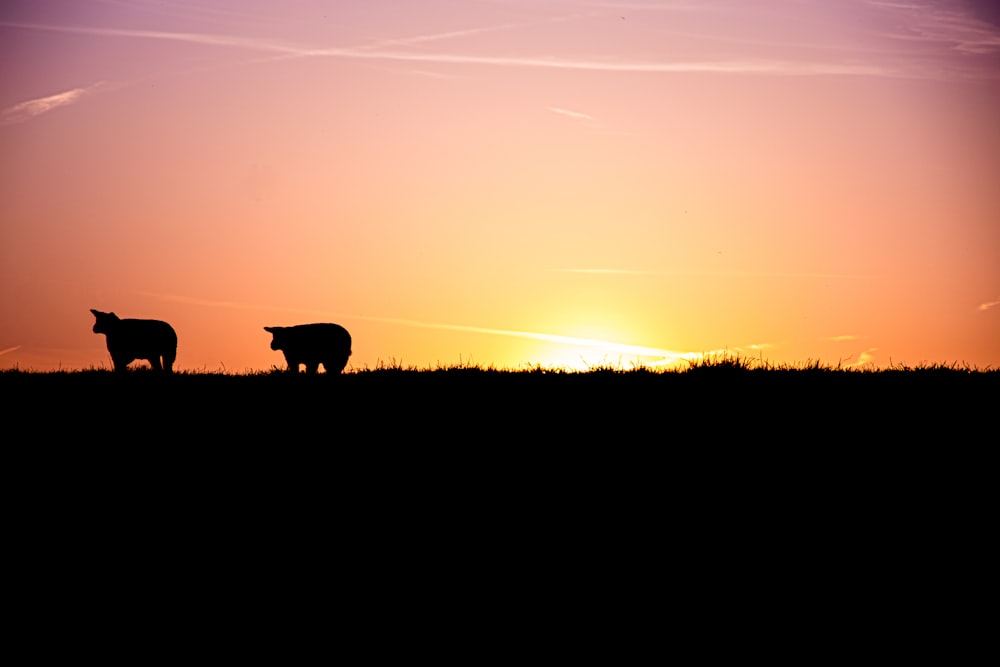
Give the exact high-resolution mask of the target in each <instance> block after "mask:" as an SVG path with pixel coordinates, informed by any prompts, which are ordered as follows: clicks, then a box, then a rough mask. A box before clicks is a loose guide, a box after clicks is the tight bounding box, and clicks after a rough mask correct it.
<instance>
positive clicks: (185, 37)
mask: <svg viewBox="0 0 1000 667" xmlns="http://www.w3.org/2000/svg"><path fill="white" fill-rule="evenodd" d="M0 26H5V27H11V28H22V29H29V30H48V31H55V32H68V33H77V34H88V35H97V36H102V37H123V38H141V39H154V40H167V41H179V42H187V43H191V44H200V45H206V46H223V47H231V48H240V49H248V50H255V51H265V52H270V53H274V54H277V56H276V57H277V58H306V57H309V58H318V57H334V58H350V59H362V60H389V61H399V62H421V63H436V64H443V65H492V66H497V67H523V68H542V69H566V70H588V71H596V72H633V73H650V74H680V73H715V74H764V75H776V76H782V75H783V76H823V75H860V76H891V77H897V76H903V73H901V72H899V71H897V70H895V69H891V68H886V67H882V66H876V65H863V64H842V63H824V62H814V63H806V62H801V61H796V60H762V59H732V60H714V61H655V60H652V61H640V60H617V61H609V60H590V59H577V58H556V57H533V56H476V55H469V54H454V53H433V52H425V51H419V52H417V51H402V50H390V49H382V48H380V45H381V44H387V43H392V44H412V43H419V42H428V41H435V40H439V39H444V38H447V37H452V36H455V35H458V34H471V33H473V32H482V31H485V30H489V29H496V28H480V29H477V30H466V31H461V32H451V33H444V34H434V35H419V36H415V37H409V38H406V39H401V40H394V41H392V42H388V41H385V40H382V41H379V42H375V43H373V44H370V45H367V46H361V47H344V48H305V47H299V46H296V45H294V44H286V43H281V42H276V41H272V40H266V39H252V38H243V37H231V36H226V35H213V34H206V33H191V32H165V31H156V30H122V29H116V28H85V27H73V26H50V25H42V24H31V23H13V22H0ZM504 27H508V26H504Z"/></svg>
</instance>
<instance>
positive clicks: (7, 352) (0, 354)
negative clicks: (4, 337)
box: [0, 345, 21, 357]
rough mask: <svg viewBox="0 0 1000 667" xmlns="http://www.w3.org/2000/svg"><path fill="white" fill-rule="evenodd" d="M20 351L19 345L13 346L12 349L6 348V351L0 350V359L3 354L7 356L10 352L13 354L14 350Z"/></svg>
mask: <svg viewBox="0 0 1000 667" xmlns="http://www.w3.org/2000/svg"><path fill="white" fill-rule="evenodd" d="M20 349H21V346H20V345H15V346H14V347H8V348H6V349H3V350H0V357H2V356H3V355H5V354H9V353H11V352H14V351H15V350H20Z"/></svg>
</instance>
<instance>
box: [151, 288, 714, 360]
mask: <svg viewBox="0 0 1000 667" xmlns="http://www.w3.org/2000/svg"><path fill="white" fill-rule="evenodd" d="M138 294H140V295H141V296H147V297H152V298H156V299H161V300H164V301H171V302H174V303H187V304H191V305H196V306H205V307H209V308H234V309H239V310H261V311H270V312H274V311H280V312H286V313H297V314H299V315H310V316H317V317H325V318H336V319H345V320H364V321H366V322H379V323H382V324H394V325H398V326H407V327H416V328H421V329H438V330H441V331H459V332H464V333H478V334H484V335H489V336H507V337H512V338H522V339H526V340H537V341H541V342H545V343H556V344H560V345H573V346H578V347H598V348H601V349H602V350H606V351H608V352H614V353H618V354H624V355H635V356H639V357H652V358H656V359H661V360H664V361H666V362H668V363H671V362H675V361H680V360H683V359H697V358H701V357H702V356H703V354H702V353H694V352H678V351H676V350H665V349H662V348H657V347H648V346H644V345H629V344H625V343H615V342H612V341H605V340H597V339H592V338H576V337H573V336H562V335H558V334H547V333H539V332H534V331H515V330H509V329H493V328H489V327H475V326H468V325H461V324H441V323H437V322H422V321H419V320H408V319H400V318H394V317H376V316H369V315H351V314H347V313H331V312H328V311H321V310H307V309H296V308H274V307H270V306H263V305H259V304H243V303H237V302H234V301H211V300H208V299H198V298H194V297H187V296H179V295H174V294H154V293H150V292H138Z"/></svg>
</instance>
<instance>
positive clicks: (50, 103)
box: [0, 82, 107, 126]
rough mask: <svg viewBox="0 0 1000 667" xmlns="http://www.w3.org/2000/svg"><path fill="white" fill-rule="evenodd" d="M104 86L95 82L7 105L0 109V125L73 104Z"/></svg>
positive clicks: (10, 123) (21, 120) (102, 83)
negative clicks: (85, 86)
mask: <svg viewBox="0 0 1000 667" xmlns="http://www.w3.org/2000/svg"><path fill="white" fill-rule="evenodd" d="M105 86H107V84H106V83H104V82H101V83H96V84H94V85H92V86H89V87H87V88H74V89H73V90H67V91H65V92H62V93H56V94H55V95H49V96H47V97H39V98H37V99H34V100H28V101H26V102H21V103H19V104H15V105H14V106H11V107H7V108H6V109H4V110H3V111H0V126H5V125H14V124H15V123H23V122H24V121H27V120H31V119H32V118H35V117H36V116H41V115H42V114H45V113H48V112H49V111H52V110H53V109H58V108H60V107H65V106H69V105H70V104H75V103H76V102H79V101H80V100H81V99H83V97H85V96H86V95H89V94H91V93H93V92H95V91H97V90H98V89H100V88H103V87H105Z"/></svg>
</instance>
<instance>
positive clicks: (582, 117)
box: [545, 107, 594, 121]
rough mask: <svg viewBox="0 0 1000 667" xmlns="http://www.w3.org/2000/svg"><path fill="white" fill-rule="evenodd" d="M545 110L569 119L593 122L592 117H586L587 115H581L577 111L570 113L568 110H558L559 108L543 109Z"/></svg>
mask: <svg viewBox="0 0 1000 667" xmlns="http://www.w3.org/2000/svg"><path fill="white" fill-rule="evenodd" d="M545 108H546V109H548V110H549V111H551V112H553V113H557V114H560V115H562V116H569V117H570V118H575V119H577V120H589V121H592V120H594V117H593V116H588V115H587V114H585V113H581V112H579V111H570V110H569V109H560V108H559V107H545Z"/></svg>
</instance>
